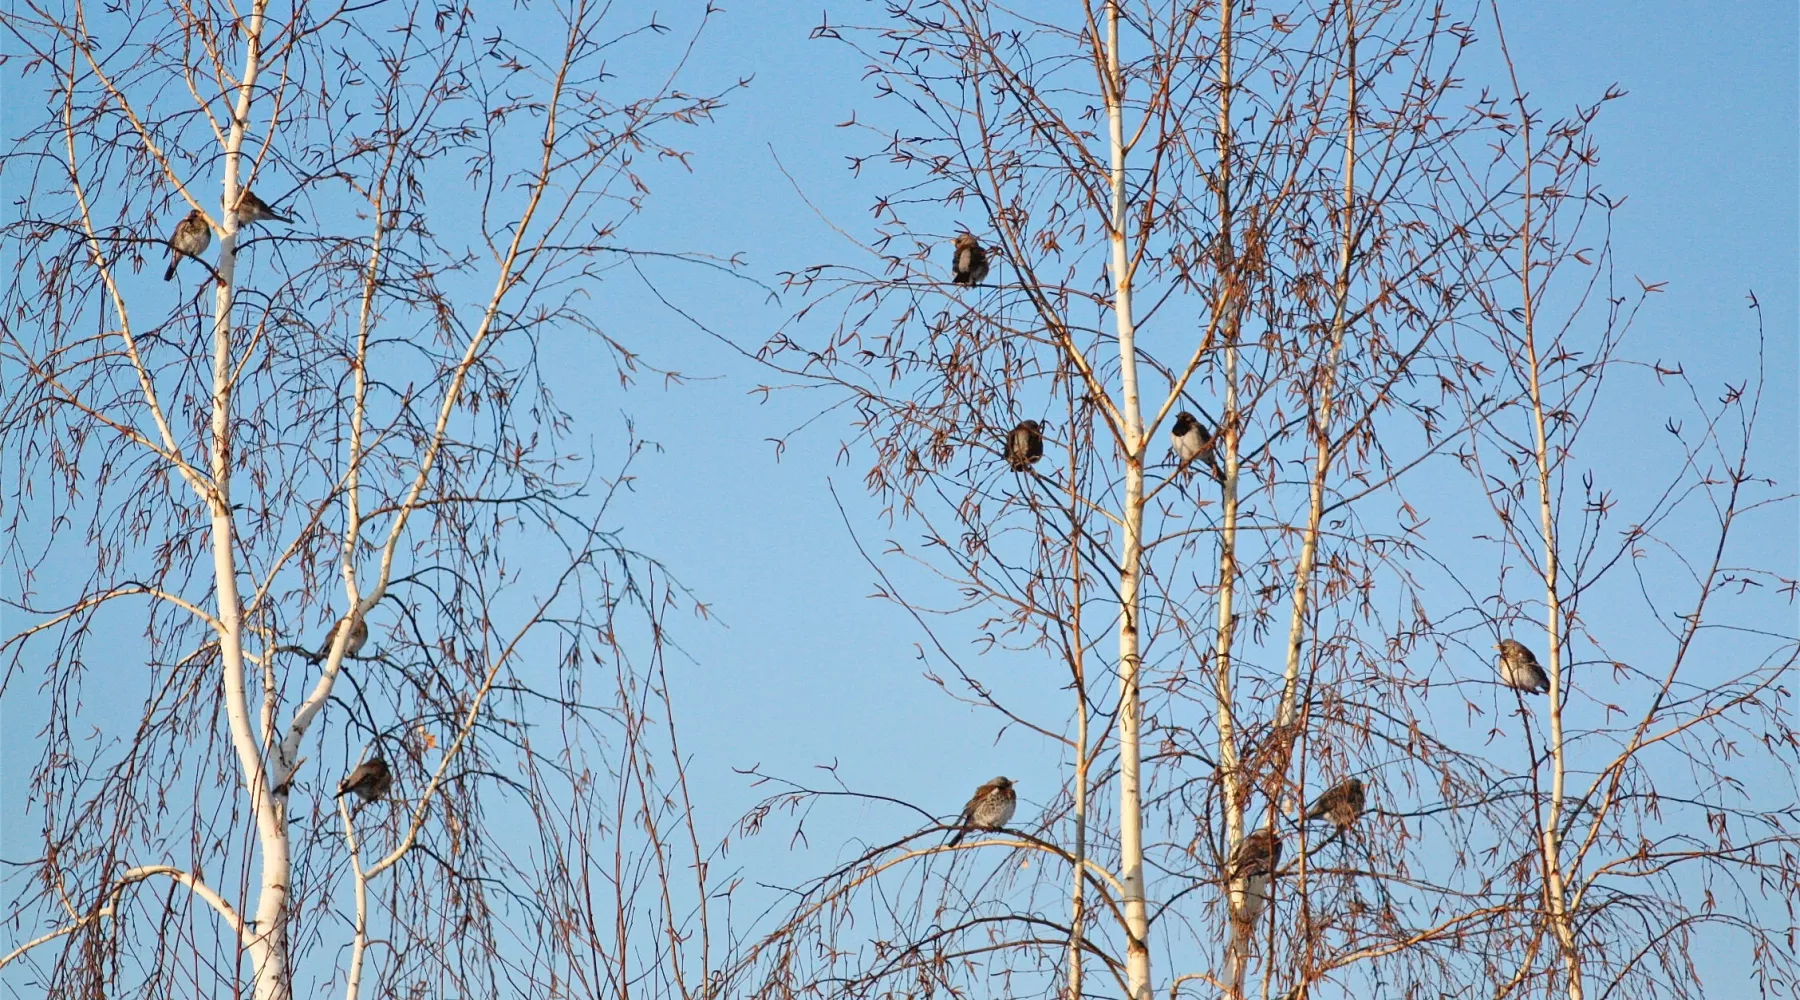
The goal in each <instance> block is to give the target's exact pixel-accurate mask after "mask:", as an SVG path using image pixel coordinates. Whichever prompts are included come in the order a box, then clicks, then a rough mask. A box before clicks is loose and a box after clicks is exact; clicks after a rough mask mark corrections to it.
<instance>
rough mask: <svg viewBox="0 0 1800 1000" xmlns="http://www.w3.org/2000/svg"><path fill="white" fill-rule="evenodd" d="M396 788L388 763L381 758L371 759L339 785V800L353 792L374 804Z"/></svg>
mask: <svg viewBox="0 0 1800 1000" xmlns="http://www.w3.org/2000/svg"><path fill="white" fill-rule="evenodd" d="M392 787H394V775H393V772H391V771H389V770H388V766H387V761H385V760H382V759H381V758H380V757H370V758H369V759H368V760H365V761H363V762H362V763H361V764H358V765H356V769H355V770H353V771H351V772H350V773H349V774H348V775H346V776H345V777H344V780H343V781H342V782H339V783H338V791H337V796H336V797H337V798H340V799H341V798H343V797H344V796H346V795H348V794H350V793H351V792H355V793H356V797H357V798H359V799H362V800H363V801H364V802H374V801H376V800H378V799H381V798H384V797H386V795H387V793H388V789H390V788H392Z"/></svg>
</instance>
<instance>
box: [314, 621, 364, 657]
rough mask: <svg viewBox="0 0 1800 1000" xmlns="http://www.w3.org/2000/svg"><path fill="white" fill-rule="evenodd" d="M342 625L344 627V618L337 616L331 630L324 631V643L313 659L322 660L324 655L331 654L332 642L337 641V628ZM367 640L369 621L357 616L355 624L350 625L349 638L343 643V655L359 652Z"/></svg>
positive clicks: (353, 654) (352, 654)
mask: <svg viewBox="0 0 1800 1000" xmlns="http://www.w3.org/2000/svg"><path fill="white" fill-rule="evenodd" d="M343 627H344V620H343V619H342V618H339V619H338V621H337V624H336V625H333V626H331V631H330V632H328V633H326V635H325V645H323V646H321V647H319V655H317V656H315V657H314V659H315V660H323V659H325V658H326V657H328V656H330V655H331V647H332V645H333V644H335V643H336V642H337V637H338V629H341V628H343ZM368 641H369V623H368V622H366V621H364V620H363V619H362V618H360V617H359V618H357V619H356V622H355V624H353V625H351V626H350V639H349V641H348V642H347V643H345V645H344V655H345V656H355V655H357V654H358V653H361V652H362V648H363V644H364V643H366V642H368Z"/></svg>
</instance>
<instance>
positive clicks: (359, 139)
mask: <svg viewBox="0 0 1800 1000" xmlns="http://www.w3.org/2000/svg"><path fill="white" fill-rule="evenodd" d="M496 9H498V8H496ZM507 11H508V13H507V15H506V17H505V18H503V19H501V20H498V21H494V22H491V23H489V22H485V21H484V20H483V19H484V18H486V17H488V16H489V14H490V13H491V12H490V11H489V10H488V8H485V7H477V6H466V7H457V6H446V7H438V8H429V7H425V8H421V7H419V6H416V5H393V4H323V5H320V4H313V3H308V2H305V0H294V2H292V3H290V4H271V3H268V2H266V0H254V2H252V3H249V4H247V5H242V4H228V3H217V2H214V3H207V2H202V3H198V4H193V3H180V4H161V3H138V2H127V3H122V4H105V5H100V4H89V3H85V2H80V0H69V2H67V3H61V4H57V3H52V4H49V5H39V4H30V3H27V4H21V5H15V6H14V7H13V8H12V9H11V10H10V12H9V14H8V15H7V19H6V28H7V31H8V32H9V34H10V35H11V36H12V37H13V39H14V41H15V45H14V51H16V52H18V53H19V56H18V58H16V59H13V60H11V68H12V69H13V70H14V71H15V72H14V73H13V74H12V76H11V78H10V84H9V87H8V92H9V103H12V101H14V100H18V101H19V103H18V104H16V105H15V106H14V107H13V108H12V109H11V110H12V113H10V114H9V116H8V118H9V121H12V122H18V123H20V124H21V126H22V129H23V131H22V134H19V135H15V136H12V137H10V141H11V145H10V149H9V150H8V152H7V156H6V162H5V173H6V177H7V188H8V191H9V193H10V194H11V195H12V204H13V205H14V211H15V213H16V215H15V217H14V218H13V220H12V221H11V222H10V224H9V225H8V226H7V229H6V232H7V237H8V242H9V244H10V245H11V246H13V247H15V248H16V253H17V258H16V262H17V267H16V269H15V272H14V277H13V279H12V281H11V282H10V283H9V287H8V290H7V293H6V298H5V307H6V309H5V318H4V319H3V320H0V333H3V337H4V357H3V363H4V366H5V368H6V370H7V382H6V392H5V401H4V403H3V404H0V440H3V441H4V449H5V454H6V456H7V459H8V466H9V469H8V471H9V473H10V476H9V478H10V480H11V484H12V486H13V489H12V491H11V494H10V500H11V503H10V505H9V506H10V510H9V514H8V524H7V527H8V529H9V530H8V533H7V534H8V539H9V541H8V551H7V557H8V565H9V567H11V569H12V572H13V575H12V577H11V579H10V580H9V585H8V591H9V611H8V614H7V620H8V623H9V625H12V626H13V627H14V631H13V633H12V634H11V636H10V638H9V639H7V641H6V643H5V650H6V656H7V660H6V666H5V675H4V692H5V693H6V695H7V697H8V699H9V701H10V700H17V703H18V704H20V705H24V704H27V703H29V704H30V705H31V710H32V711H34V712H36V713H37V718H38V719H39V720H40V725H41V730H40V735H41V739H42V746H43V753H42V757H41V759H40V760H38V761H37V762H36V769H35V773H34V777H33V779H32V783H31V789H32V794H31V800H30V802H29V803H26V804H24V806H25V810H26V813H27V814H28V815H29V817H30V818H31V821H32V822H33V823H40V822H41V829H42V838H41V844H40V848H39V850H37V851H36V854H37V856H36V857H35V858H32V859H29V860H27V859H25V858H21V857H9V858H8V859H7V860H8V862H9V865H10V870H9V876H8V880H7V886H8V897H7V898H8V903H7V906H6V910H5V921H6V927H7V938H8V939H9V940H10V941H12V942H14V943H13V944H9V945H7V946H6V948H5V949H4V954H0V968H4V969H5V970H6V971H5V975H6V976H8V977H9V979H11V981H13V982H16V983H19V984H21V985H20V986H19V987H18V988H19V989H21V990H25V989H27V984H29V986H30V987H35V988H43V989H46V990H47V991H48V995H51V996H68V997H74V996H82V997H87V996H119V995H130V996H141V997H164V996H167V997H191V996H237V995H246V994H249V995H254V996H256V997H258V998H262V1000H278V998H286V997H289V996H292V995H294V994H295V992H296V991H298V992H300V993H301V994H303V995H317V994H318V993H319V992H320V991H322V990H332V991H336V990H342V991H343V993H344V995H345V996H347V997H350V998H355V997H357V996H363V995H367V996H383V997H387V996H395V997H418V996H476V995H480V996H493V995H502V994H505V995H513V994H518V993H524V994H529V995H534V996H564V995H582V996H594V995H601V994H614V993H616V994H617V995H621V996H622V995H624V993H625V984H630V987H631V989H632V990H634V991H636V992H638V993H639V994H640V995H643V994H651V995H658V996H683V997H693V996H700V995H705V994H706V991H705V984H706V982H707V963H708V962H709V961H712V957H711V956H710V954H709V952H708V950H707V949H708V948H709V947H710V945H709V943H708V942H709V940H710V938H709V931H708V926H707V913H706V911H705V909H704V907H703V901H704V899H705V897H706V895H707V893H708V891H709V890H708V886H709V884H710V883H709V882H708V878H709V876H708V875H707V868H706V864H705V860H706V859H705V858H704V857H703V856H702V853H701V851H700V848H699V844H700V840H699V835H698V833H697V832H696V829H695V827H694V825H693V821H692V816H691V804H690V803H689V802H688V800H687V797H686V791H685V782H684V779H683V777H682V775H681V772H680V768H679V766H678V764H679V760H680V757H679V748H678V746H677V744H676V742H675V730H674V728H673V721H672V717H671V706H670V705H669V701H668V697H667V690H668V688H667V686H666V684H665V683H664V682H663V679H662V674H661V669H662V650H663V642H664V639H663V632H662V620H663V618H664V616H665V615H667V614H669V613H671V612H672V611H673V610H674V609H677V608H681V607H684V606H689V605H692V604H693V599H692V598H691V597H690V596H689V595H688V594H686V593H685V592H684V591H683V590H682V589H681V587H680V586H679V585H678V584H676V583H675V581H673V580H672V579H670V578H669V576H668V575H667V574H666V573H665V572H664V571H663V570H662V568H661V567H660V566H659V565H658V564H657V563H656V562H655V561H653V560H652V559H650V558H648V557H646V556H645V555H643V554H641V553H638V552H635V551H633V550H631V549H630V548H629V547H627V546H626V545H624V544H623V543H622V542H621V541H620V540H619V539H618V537H617V535H616V534H615V533H614V531H613V529H612V528H611V527H609V520H610V507H609V499H610V498H611V496H612V493H613V491H614V489H615V488H616V487H617V485H618V483H619V482H620V481H621V477H623V476H624V475H625V474H626V473H625V470H626V469H627V468H628V467H629V465H630V460H631V455H632V454H635V451H636V449H637V448H638V447H639V444H638V443H637V442H635V441H633V442H632V443H631V444H630V447H629V448H628V449H627V450H626V453H625V454H624V455H623V456H622V457H621V458H620V459H619V461H618V462H617V464H614V463H613V460H612V459H594V458H584V457H582V455H581V454H579V453H580V452H581V451H583V446H582V444H581V442H580V441H572V440H571V434H570V432H571V430H572V429H573V426H572V424H571V421H570V418H569V416H568V415H567V414H566V413H565V412H563V411H562V410H561V409H560V408H559V406H558V403H557V401H556V399H555V398H554V397H553V396H552V395H551V394H550V391H549V387H548V386H547V384H546V380H545V379H544V377H543V372H542V371H541V366H542V365H543V363H544V362H545V361H546V360H555V359H556V358H557V357H559V356H561V355H564V354H576V352H578V354H576V356H578V357H580V358H581V359H582V362H581V363H582V365H583V366H585V367H589V368H591V369H592V373H591V377H592V378H594V379H596V380H611V379H612V378H614V377H616V378H618V379H619V380H621V381H627V380H629V379H630V378H632V377H633V376H634V374H635V373H637V372H638V371H640V370H641V369H642V363H641V362H640V361H639V360H638V359H637V357H636V356H635V355H634V354H633V353H632V351H631V349H630V347H628V346H627V345H626V344H624V343H621V342H620V341H618V340H615V339H614V338H613V337H611V336H610V335H609V334H608V332H607V331H606V328H605V319H604V317H605V311H604V310H596V309H595V307H594V292H595V290H596V288H597V287H598V286H599V284H600V282H601V281H602V280H604V278H605V277H606V275H607V272H608V271H609V270H611V269H614V268H616V267H619V266H620V265H622V264H627V265H628V264H630V263H631V262H632V261H633V260H634V253H635V252H634V251H633V250H631V249H630V248H629V247H628V246H627V245H626V244H624V243H622V242H621V241H622V239H623V238H624V236H623V231H624V230H623V227H625V226H627V225H628V223H629V222H630V220H631V219H632V217H633V216H634V215H635V214H636V213H637V212H638V210H639V208H640V207H641V204H642V202H643V199H644V197H645V196H646V194H647V191H648V188H647V186H646V184H645V177H647V176H649V174H647V173H646V171H649V170H654V168H655V167H656V164H657V162H658V161H660V160H662V159H663V158H666V157H672V158H678V157H680V156H681V155H682V154H681V151H680V150H679V149H677V148H675V147H673V146H671V145H669V142H670V139H671V138H672V137H671V136H670V133H671V132H672V131H673V130H674V129H676V128H677V127H678V126H680V125H683V124H693V123H700V122H704V121H705V120H707V119H708V118H709V117H710V116H711V113H712V112H713V110H714V109H715V108H716V107H718V105H719V100H720V95H718V94H712V95H695V94H690V93H684V92H683V91H682V90H681V89H679V88H678V86H677V84H676V80H677V79H678V78H679V77H680V76H681V74H682V71H683V67H684V64H685V62H686V61H687V59H688V54H689V53H690V52H691V51H692V37H693V35H692V32H697V31H698V30H700V29H701V28H702V27H703V26H704V24H705V22H706V21H707V20H708V19H709V18H710V16H711V12H710V11H708V12H706V13H705V14H703V15H701V16H699V17H697V18H695V19H693V23H692V24H689V25H687V26H686V27H684V28H683V29H682V32H681V33H675V34H673V35H671V28H670V26H668V25H666V24H663V23H659V22H657V21H656V20H655V19H654V17H651V18H648V19H646V20H643V21H639V22H636V23H631V22H627V21H624V20H621V14H620V13H619V12H618V11H615V10H613V9H612V7H611V5H609V4H604V3H592V2H588V0H566V2H561V3H555V4H544V5H532V6H531V7H530V8H529V9H527V8H512V7H508V8H507ZM626 16H629V15H626ZM621 65H629V67H630V68H631V73H630V74H629V75H628V76H624V77H622V76H620V75H619V73H618V68H619V67H620V66H621ZM27 93H30V94H31V95H32V98H31V100H32V101H35V100H36V99H39V98H42V99H44V100H45V101H46V112H45V114H43V115H42V116H33V115H31V114H30V113H28V112H27V111H26V110H25V101H24V99H23V98H24V95H26V94H27ZM252 186H254V189H255V191H256V193H257V195H258V196H259V197H258V200H259V201H260V202H261V203H262V205H263V206H265V208H264V209H262V210H258V211H255V212H251V211H249V210H248V209H247V208H246V206H247V205H248V204H249V200H248V194H249V192H250V190H251V188H252ZM190 213H193V215H192V216H191V217H194V218H198V219H200V220H202V221H203V223H204V226H205V229H204V230H201V229H198V228H196V227H194V226H192V225H191V224H190V226H189V227H188V229H186V230H184V234H183V237H182V239H181V241H180V243H181V250H182V252H181V253H180V254H177V255H174V256H172V257H169V261H168V262H169V265H170V271H171V274H170V278H169V281H167V282H166V283H165V282H164V281H157V280H155V276H156V275H158V274H159V273H161V272H162V271H163V269H164V259H165V256H166V255H169V254H170V252H171V250H170V246H169V244H168V243H167V242H165V241H166V240H167V239H168V238H169V237H170V234H171V233H173V232H174V231H175V226H176V223H177V221H178V220H180V219H182V218H183V217H184V216H189V215H190ZM290 222H291V224H290ZM203 235H209V236H210V238H207V239H204V240H202V239H201V238H200V237H201V236H203ZM695 261H696V262H699V259H698V258H695ZM147 265H148V269H146V266H147ZM609 361H610V365H611V368H612V370H611V371H610V372H609V371H606V370H604V369H605V368H606V367H607V365H608V363H609ZM583 437H584V438H585V435H584V436H583ZM598 463H603V464H598ZM609 468H610V469H612V470H615V474H614V475H613V476H612V477H611V478H609V476H608V470H609ZM345 622H350V623H352V624H356V623H360V624H361V625H363V626H366V628H367V634H366V639H364V638H363V636H362V635H361V634H359V630H358V629H355V628H340V627H337V626H338V625H341V624H343V623H345ZM374 758H381V759H383V760H385V761H386V762H387V763H388V765H389V768H390V770H391V772H392V774H393V785H392V788H391V790H390V791H389V792H388V794H387V797H386V798H384V799H379V800H377V801H369V802H366V803H365V802H362V801H361V796H344V795H339V796H337V797H336V798H334V793H335V792H337V790H338V783H339V780H340V778H341V777H342V776H343V775H344V774H346V772H348V771H349V770H350V769H351V768H352V767H353V766H354V765H357V764H358V763H359V762H361V761H366V760H370V759H374ZM376 790H379V789H378V788H377V789H376ZM527 818H528V819H529V820H530V821H534V822H525V820H526V819H527ZM496 820H503V822H496ZM490 824H491V825H490ZM18 846H19V845H15V844H9V845H8V849H9V852H11V851H13V850H16V849H17V847H18ZM12 977H17V978H16V979H15V978H12Z"/></svg>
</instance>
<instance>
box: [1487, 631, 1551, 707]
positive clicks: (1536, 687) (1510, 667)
mask: <svg viewBox="0 0 1800 1000" xmlns="http://www.w3.org/2000/svg"><path fill="white" fill-rule="evenodd" d="M1494 648H1495V649H1497V650H1499V651H1500V662H1499V664H1498V666H1499V669H1500V682H1501V683H1502V684H1505V685H1506V686H1507V687H1509V688H1512V689H1513V690H1515V691H1523V692H1525V693H1526V694H1544V693H1545V692H1547V691H1549V690H1550V675H1549V674H1546V673H1544V668H1543V667H1541V666H1539V665H1538V660H1537V657H1536V656H1535V655H1533V654H1532V652H1531V650H1529V649H1526V648H1525V644H1524V643H1522V642H1520V641H1518V640H1517V639H1502V640H1500V645H1498V646H1495V647H1494Z"/></svg>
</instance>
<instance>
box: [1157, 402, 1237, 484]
mask: <svg viewBox="0 0 1800 1000" xmlns="http://www.w3.org/2000/svg"><path fill="white" fill-rule="evenodd" d="M1169 447H1171V448H1174V449H1175V457H1176V458H1179V459H1181V462H1182V464H1184V465H1185V464H1187V463H1189V462H1192V461H1194V460H1195V459H1199V460H1200V461H1201V462H1204V463H1205V464H1206V468H1207V470H1208V471H1210V472H1211V473H1212V477H1213V478H1214V479H1217V480H1218V481H1220V482H1224V481H1225V470H1223V469H1221V468H1219V459H1218V456H1216V455H1215V454H1214V453H1213V452H1214V449H1213V436H1212V434H1211V433H1210V432H1209V431H1207V429H1206V425H1205V424H1203V423H1201V422H1200V419H1199V418H1198V417H1196V416H1194V415H1193V414H1192V413H1189V412H1188V411H1186V410H1182V411H1181V412H1180V413H1177V414H1175V425H1174V426H1173V427H1170V428H1169Z"/></svg>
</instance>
